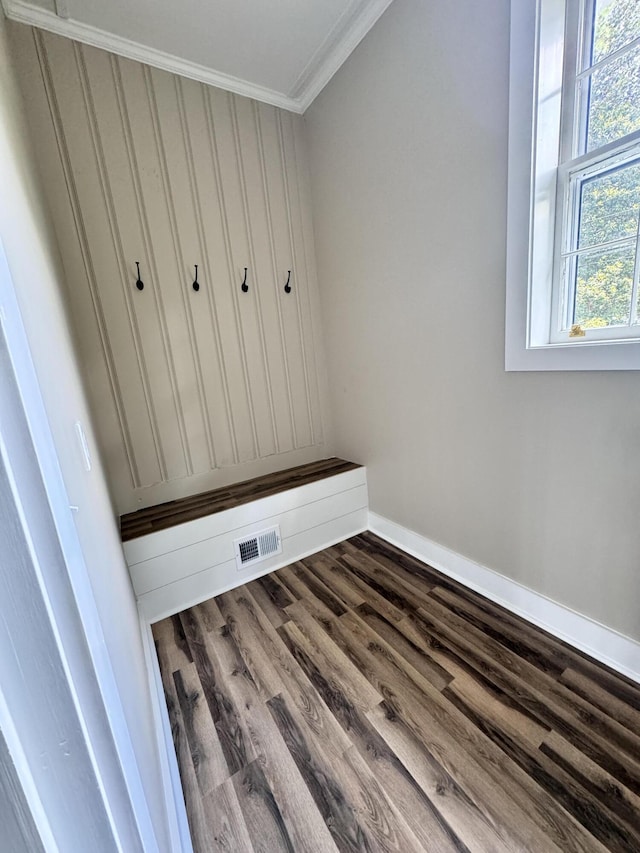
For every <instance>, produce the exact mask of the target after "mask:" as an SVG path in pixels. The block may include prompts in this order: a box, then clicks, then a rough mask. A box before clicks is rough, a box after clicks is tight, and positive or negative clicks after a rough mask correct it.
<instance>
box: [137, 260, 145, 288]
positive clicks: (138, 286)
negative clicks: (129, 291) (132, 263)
mask: <svg viewBox="0 0 640 853" xmlns="http://www.w3.org/2000/svg"><path fill="white" fill-rule="evenodd" d="M136 267H137V268H138V280H137V281H136V287H137V288H138V290H144V282H143V281H142V279H141V278H140V261H136Z"/></svg>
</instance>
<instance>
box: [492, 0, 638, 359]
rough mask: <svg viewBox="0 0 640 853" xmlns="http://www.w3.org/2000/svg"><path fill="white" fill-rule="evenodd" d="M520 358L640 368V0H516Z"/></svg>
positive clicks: (514, 198)
mask: <svg viewBox="0 0 640 853" xmlns="http://www.w3.org/2000/svg"><path fill="white" fill-rule="evenodd" d="M510 82H511V89H510V136H509V214H508V215H509V222H508V256H507V277H508V282H507V341H506V344H507V345H506V366H507V369H515V370H544V369H551V370H555V369H560V370H562V369H565V370H582V369H585V370H594V369H640V305H639V295H640V293H639V291H640V287H639V282H640V251H639V246H640V0H537V2H536V0H513V2H512V33H511V81H510Z"/></svg>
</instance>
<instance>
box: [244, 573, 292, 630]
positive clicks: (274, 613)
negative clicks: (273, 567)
mask: <svg viewBox="0 0 640 853" xmlns="http://www.w3.org/2000/svg"><path fill="white" fill-rule="evenodd" d="M247 589H248V590H249V592H251V594H252V595H253V597H254V598H255V599H256V601H257V602H258V604H259V605H260V608H261V610H262V612H263V613H264V614H265V615H266V616H267V618H268V619H269V621H270V622H271V624H272V625H273V626H274V627H275V628H279V627H280V625H282V624H283V623H284V622H288V621H289V615H288V614H287V611H286V609H285V608H286V607H287V606H288V605H289V604H293V602H294V599H293V598H292V597H291V596H290V595H289V593H288V592H287V590H286V589H285V588H284V587H283V586H282V584H280V583H278V581H277V580H276V579H275V578H272V577H270V576H269V575H265V576H264V577H261V578H258V579H257V580H255V581H251V582H250V583H248V584H247Z"/></svg>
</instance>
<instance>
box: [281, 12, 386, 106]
mask: <svg viewBox="0 0 640 853" xmlns="http://www.w3.org/2000/svg"><path fill="white" fill-rule="evenodd" d="M392 2H393V0H355V2H353V3H352V4H351V6H350V7H349V8H348V9H347V10H346V11H345V12H344V14H343V15H341V16H340V18H339V19H338V21H337V22H336V24H335V26H334V27H333V29H332V30H331V32H330V33H329V35H328V36H327V37H326V39H325V40H324V42H323V43H322V44H321V45H320V47H319V48H318V50H317V51H316V52H315V54H314V55H313V56H312V57H311V59H310V60H309V62H308V63H307V65H306V67H305V68H304V70H303V71H302V73H301V74H300V76H299V77H298V79H297V80H296V82H295V84H294V86H293V88H292V89H291V91H290V92H289V96H290V98H291V99H292V100H293V101H294V102H295V103H296V104H297V105H298V111H299V112H302V113H304V112H305V110H307V109H308V107H309V106H310V105H311V104H312V103H313V101H314V100H315V98H316V97H317V96H318V95H319V94H320V92H321V91H322V90H323V89H324V87H325V86H326V85H327V83H328V82H329V80H331V78H332V77H333V75H334V74H335V73H336V71H338V69H339V68H340V66H341V65H342V64H343V63H344V62H345V61H346V60H347V59H348V58H349V56H350V55H351V54H352V53H353V51H354V50H355V49H356V47H357V46H358V45H359V44H360V42H361V41H362V39H363V38H364V37H365V36H366V35H367V33H368V32H369V30H370V29H371V28H372V27H373V25H374V24H375V23H376V21H377V20H378V18H380V17H381V15H382V14H383V13H384V12H385V11H386V10H387V8H388V7H389V6H390V5H391V3H392Z"/></svg>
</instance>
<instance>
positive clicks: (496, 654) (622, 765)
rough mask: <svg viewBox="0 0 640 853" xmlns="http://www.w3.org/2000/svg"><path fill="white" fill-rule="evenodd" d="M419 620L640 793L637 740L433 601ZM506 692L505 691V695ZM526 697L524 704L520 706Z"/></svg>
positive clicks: (614, 722)
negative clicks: (489, 672) (507, 686)
mask: <svg viewBox="0 0 640 853" xmlns="http://www.w3.org/2000/svg"><path fill="white" fill-rule="evenodd" d="M419 618H420V619H421V620H422V621H423V622H425V623H427V624H428V626H429V628H430V630H433V631H436V632H437V633H438V632H439V634H440V635H441V636H442V637H446V638H447V640H448V641H449V642H451V643H453V644H454V645H456V646H457V647H458V649H460V650H463V652H464V654H465V655H466V657H467V659H469V660H470V659H473V660H475V661H476V662H477V664H478V666H479V667H480V668H481V669H484V670H485V671H487V670H490V671H491V674H492V680H495V681H497V682H502V685H501V686H503V689H504V685H509V688H510V690H513V691H515V692H516V693H517V694H518V697H519V700H520V702H521V704H524V705H527V706H528V707H529V708H530V709H531V708H532V707H533V706H535V708H536V713H537V714H538V715H539V719H540V720H541V721H542V722H545V723H547V724H548V725H550V726H551V727H552V728H556V729H558V730H561V731H562V732H563V733H564V734H566V736H567V737H568V738H569V739H570V740H571V741H572V742H574V743H576V744H578V745H579V746H580V748H581V749H583V750H586V751H587V754H589V755H590V756H591V757H592V758H594V760H596V761H598V763H600V762H602V766H603V767H604V768H605V769H607V770H609V772H611V773H612V774H613V775H614V776H615V777H616V778H618V779H619V781H621V782H622V783H623V784H625V785H627V786H628V787H629V788H631V790H632V791H634V792H635V793H636V794H638V793H640V738H639V737H638V736H637V735H635V734H633V733H632V732H629V730H628V729H625V728H624V727H623V726H621V725H620V724H619V723H617V722H616V721H615V720H612V719H611V718H610V717H608V716H607V715H605V714H603V713H602V712H600V711H598V709H597V708H595V707H594V706H592V705H590V704H589V703H588V702H586V701H585V700H583V699H581V698H580V697H579V696H577V695H576V694H572V693H571V691H569V690H568V689H567V688H566V687H564V685H562V684H559V683H558V682H556V681H555V680H553V679H551V678H549V677H547V676H546V675H545V674H544V673H542V672H541V671H539V670H537V669H536V668H535V667H533V666H531V665H530V664H528V663H527V662H526V661H525V660H524V659H522V658H519V657H517V656H516V655H513V654H512V653H511V652H509V651H508V650H507V649H505V648H504V647H502V646H499V644H497V643H496V642H495V641H494V640H492V639H491V638H489V637H487V636H486V635H484V634H483V633H482V632H480V631H478V630H477V629H475V628H473V627H472V626H470V625H469V624H467V623H462V624H461V622H462V620H460V619H459V617H457V616H456V615H455V614H453V613H451V611H450V610H445V609H444V608H442V606H441V605H439V604H438V603H437V602H435V601H433V602H431V603H430V604H429V606H428V609H427V605H425V606H424V608H421V609H420V614H419ZM507 692H509V691H507ZM525 697H526V701H525Z"/></svg>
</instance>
